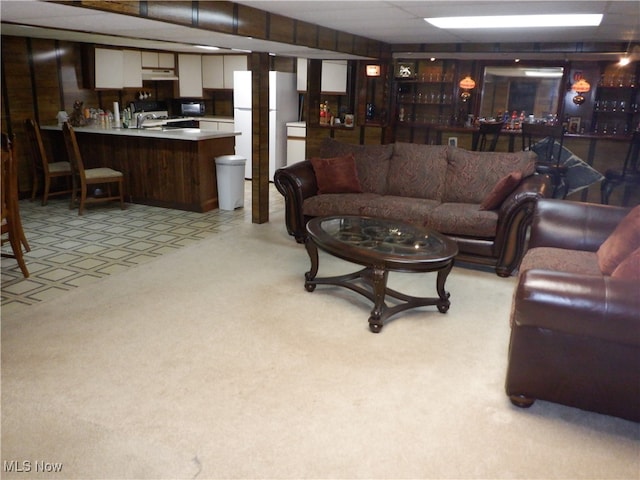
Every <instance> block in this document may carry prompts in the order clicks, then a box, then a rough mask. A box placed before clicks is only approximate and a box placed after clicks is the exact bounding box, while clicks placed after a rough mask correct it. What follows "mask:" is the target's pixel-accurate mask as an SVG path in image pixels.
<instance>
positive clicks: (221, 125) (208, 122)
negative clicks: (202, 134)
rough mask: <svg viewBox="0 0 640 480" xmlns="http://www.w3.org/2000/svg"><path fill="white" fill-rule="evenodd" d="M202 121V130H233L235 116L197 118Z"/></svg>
mask: <svg viewBox="0 0 640 480" xmlns="http://www.w3.org/2000/svg"><path fill="white" fill-rule="evenodd" d="M197 120H198V121H199V123H200V130H203V131H218V132H233V131H234V123H233V118H228V119H227V118H221V117H202V118H198V119H197Z"/></svg>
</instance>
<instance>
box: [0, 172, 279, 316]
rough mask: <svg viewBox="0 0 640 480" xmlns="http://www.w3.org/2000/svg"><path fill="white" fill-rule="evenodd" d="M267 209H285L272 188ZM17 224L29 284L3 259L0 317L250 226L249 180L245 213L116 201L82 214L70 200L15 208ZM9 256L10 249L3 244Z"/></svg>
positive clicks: (11, 262)
mask: <svg viewBox="0 0 640 480" xmlns="http://www.w3.org/2000/svg"><path fill="white" fill-rule="evenodd" d="M269 197H270V198H269V206H270V211H272V212H274V211H278V210H281V209H282V208H284V200H283V197H282V196H281V195H280V194H279V193H278V191H277V190H276V189H275V187H274V186H273V184H270V195H269ZM20 214H21V216H22V224H23V228H24V231H25V235H26V237H27V241H28V242H29V245H30V246H31V251H30V252H29V253H27V254H26V255H25V259H26V262H27V268H28V269H29V273H30V276H29V278H24V277H23V276H22V273H21V272H20V269H19V268H18V266H17V264H16V261H15V260H13V259H10V258H2V261H1V267H2V268H1V275H2V276H1V279H2V292H1V296H2V311H3V312H4V313H8V312H10V311H13V310H15V309H18V308H24V307H26V306H28V305H33V304H35V303H38V302H40V301H43V300H46V299H48V298H52V297H56V296H58V295H60V294H61V293H62V292H64V291H68V290H71V289H73V288H76V287H79V286H80V285H84V284H86V283H89V282H93V281H95V280H97V279H99V278H101V277H104V276H106V275H110V274H113V273H117V272H121V271H123V270H126V269H127V268H131V267H135V266H136V265H139V264H141V263H144V262H148V261H149V260H151V259H153V258H156V257H158V256H160V255H163V254H165V253H168V252H172V251H175V250H177V249H179V248H181V247H184V246H185V245H189V244H191V243H193V242H197V241H199V240H202V239H203V238H206V237H208V236H209V235H213V234H215V233H218V232H224V231H227V230H229V229H232V228H233V227H234V226H235V225H238V224H240V223H242V222H251V182H250V181H246V182H245V207H244V208H239V209H236V210H234V211H223V210H213V211H211V212H207V213H194V212H184V211H181V210H171V209H167V208H159V207H150V206H146V205H138V204H127V208H126V209H125V210H120V208H119V207H118V205H117V204H116V203H114V204H100V205H94V206H89V207H88V208H87V209H86V210H85V213H84V215H82V216H78V210H77V209H74V210H70V209H69V201H68V199H65V198H64V197H63V198H55V197H54V199H50V200H49V203H48V205H46V206H44V207H43V206H42V205H41V203H40V199H36V201H34V202H30V201H29V200H22V201H21V202H20ZM2 250H3V251H10V247H9V244H8V243H7V244H5V245H3V246H2Z"/></svg>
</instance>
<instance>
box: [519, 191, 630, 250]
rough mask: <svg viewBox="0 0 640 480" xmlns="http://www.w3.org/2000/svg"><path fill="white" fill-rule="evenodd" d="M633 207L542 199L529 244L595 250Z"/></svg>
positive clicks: (538, 206) (534, 219)
mask: <svg viewBox="0 0 640 480" xmlns="http://www.w3.org/2000/svg"><path fill="white" fill-rule="evenodd" d="M629 210H630V209H628V208H622V207H616V206H612V205H600V204H597V203H583V202H570V201H566V200H558V199H544V200H540V201H539V202H538V204H537V205H536V209H535V212H534V214H533V220H532V224H531V238H530V240H529V246H530V247H531V248H533V247H555V248H565V249H569V250H583V251H590V252H595V251H597V250H598V248H599V247H600V245H601V244H602V243H603V242H604V241H605V240H606V239H607V237H608V236H609V235H610V234H611V232H613V230H615V228H616V226H617V225H618V224H619V223H620V221H621V220H622V219H623V218H624V217H625V215H627V213H628V212H629Z"/></svg>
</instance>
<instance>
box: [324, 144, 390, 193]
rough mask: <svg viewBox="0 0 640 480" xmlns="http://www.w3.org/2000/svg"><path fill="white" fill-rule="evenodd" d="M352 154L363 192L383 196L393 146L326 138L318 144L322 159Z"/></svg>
mask: <svg viewBox="0 0 640 480" xmlns="http://www.w3.org/2000/svg"><path fill="white" fill-rule="evenodd" d="M350 153H352V154H353V156H354V157H355V159H356V170H357V172H358V179H359V180H360V186H361V187H362V191H363V192H368V193H378V194H380V195H384V194H385V193H386V190H387V175H388V173H389V160H390V159H391V155H392V154H393V145H392V144H388V145H355V144H350V143H342V142H339V141H338V140H335V139H333V138H331V137H326V138H324V139H323V140H322V143H321V144H320V154H321V156H322V157H325V158H331V157H340V156H343V155H348V154H350Z"/></svg>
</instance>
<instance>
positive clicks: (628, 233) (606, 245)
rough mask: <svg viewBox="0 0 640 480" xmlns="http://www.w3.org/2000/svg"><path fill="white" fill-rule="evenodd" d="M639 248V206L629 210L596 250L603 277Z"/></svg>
mask: <svg viewBox="0 0 640 480" xmlns="http://www.w3.org/2000/svg"><path fill="white" fill-rule="evenodd" d="M637 248H640V205H638V206H637V207H635V208H634V209H633V210H631V211H630V212H629V213H628V214H627V215H626V216H625V217H624V218H623V219H622V221H621V222H620V223H619V224H618V226H617V227H616V229H615V230H614V231H613V232H612V233H611V235H609V237H607V239H606V240H605V241H604V242H603V243H602V245H600V248H598V252H597V254H598V265H599V266H600V270H601V271H602V273H604V274H605V275H611V274H612V273H613V271H614V270H615V269H616V267H617V266H618V265H619V264H620V262H622V261H623V260H624V259H625V258H626V257H627V256H629V255H630V254H631V252H633V251H634V250H635V249H637Z"/></svg>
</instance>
